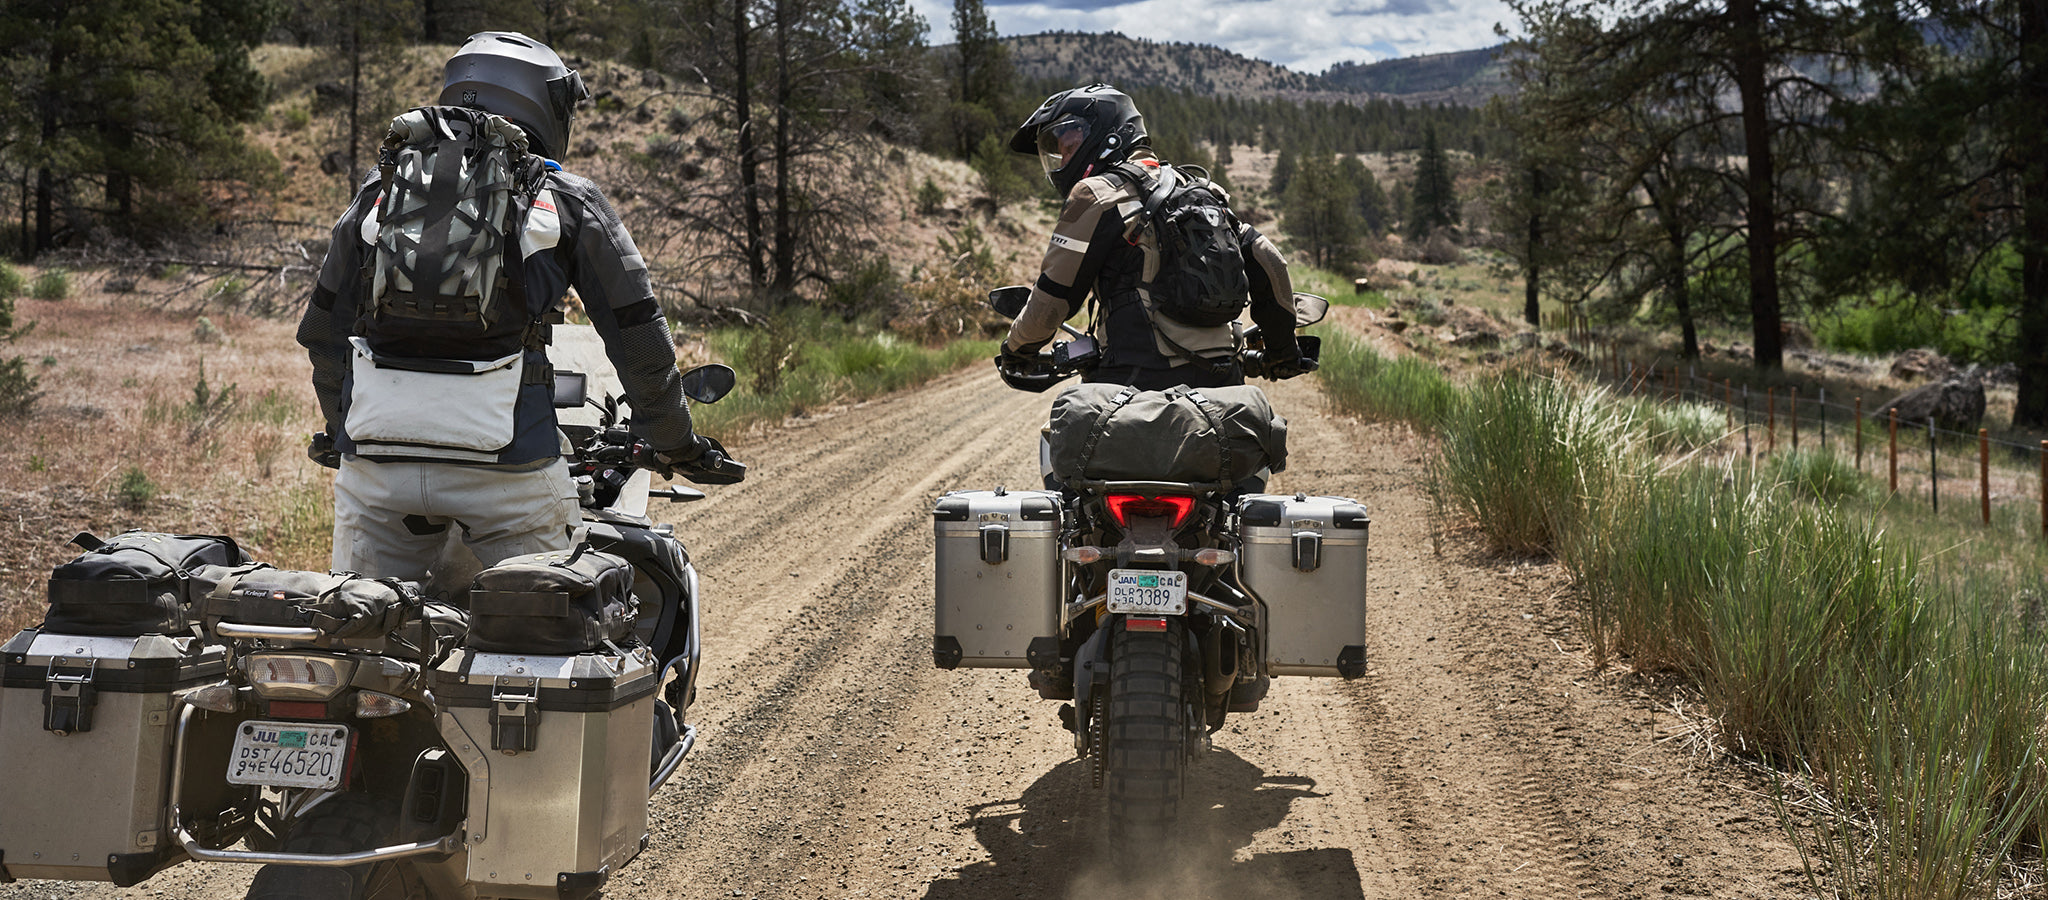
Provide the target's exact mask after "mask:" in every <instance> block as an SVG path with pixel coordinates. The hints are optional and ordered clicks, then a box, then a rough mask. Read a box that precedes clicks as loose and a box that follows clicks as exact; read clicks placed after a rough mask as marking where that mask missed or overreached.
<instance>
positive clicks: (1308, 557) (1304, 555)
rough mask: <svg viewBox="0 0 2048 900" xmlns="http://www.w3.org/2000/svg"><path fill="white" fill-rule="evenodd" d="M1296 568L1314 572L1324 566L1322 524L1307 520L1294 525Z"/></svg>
mask: <svg viewBox="0 0 2048 900" xmlns="http://www.w3.org/2000/svg"><path fill="white" fill-rule="evenodd" d="M1293 536H1294V568H1295V569H1296V570H1297V571H1301V572H1313V571H1315V570H1316V569H1318V568H1321V567H1322V565H1323V531H1322V523H1319V522H1316V521H1314V520H1306V521H1300V522H1296V523H1294V535H1293Z"/></svg>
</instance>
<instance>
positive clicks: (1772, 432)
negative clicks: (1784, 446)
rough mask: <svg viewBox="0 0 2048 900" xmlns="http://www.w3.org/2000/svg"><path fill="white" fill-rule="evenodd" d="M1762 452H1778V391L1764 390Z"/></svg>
mask: <svg viewBox="0 0 2048 900" xmlns="http://www.w3.org/2000/svg"><path fill="white" fill-rule="evenodd" d="M1764 452H1765V453H1776V452H1778V389H1777V388H1765V389H1764Z"/></svg>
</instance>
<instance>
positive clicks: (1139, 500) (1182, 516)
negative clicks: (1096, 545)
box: [1103, 494, 1195, 528]
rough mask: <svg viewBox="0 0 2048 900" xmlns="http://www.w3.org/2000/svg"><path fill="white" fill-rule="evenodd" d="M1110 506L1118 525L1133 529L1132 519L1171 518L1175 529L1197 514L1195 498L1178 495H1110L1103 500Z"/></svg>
mask: <svg viewBox="0 0 2048 900" xmlns="http://www.w3.org/2000/svg"><path fill="white" fill-rule="evenodd" d="M1103 502H1104V503H1105V504H1106V505H1108V506H1109V514H1110V516H1111V517H1112V518H1114V519H1116V524H1117V525H1119V526H1122V527H1124V528H1129V527H1131V521H1130V520H1131V518H1132V517H1134V516H1135V517H1139V518H1146V519H1163V518H1168V517H1171V518H1172V519H1173V527H1175V528H1179V527H1180V526H1181V525H1182V524H1185V523H1186V522H1187V520H1188V517H1189V516H1192V515H1194V512H1195V498H1193V497H1188V496H1184V495H1178V494H1163V495H1161V496H1157V497H1147V496H1145V495H1143V494H1110V495H1108V496H1106V497H1104V498H1103Z"/></svg>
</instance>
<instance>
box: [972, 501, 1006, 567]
mask: <svg viewBox="0 0 2048 900" xmlns="http://www.w3.org/2000/svg"><path fill="white" fill-rule="evenodd" d="M979 532H980V534H981V561H982V562H985V563H988V564H989V565H991V566H993V565H999V564H1001V563H1002V562H1004V561H1006V560H1008V559H1009V558H1010V517H1009V516H1007V515H1004V514H1002V513H989V514H987V515H984V516H982V517H981V528H980V529H979Z"/></svg>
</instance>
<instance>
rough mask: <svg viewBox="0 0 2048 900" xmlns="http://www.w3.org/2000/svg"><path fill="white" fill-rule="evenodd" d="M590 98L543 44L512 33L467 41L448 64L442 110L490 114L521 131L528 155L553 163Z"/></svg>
mask: <svg viewBox="0 0 2048 900" xmlns="http://www.w3.org/2000/svg"><path fill="white" fill-rule="evenodd" d="M589 97H590V89H589V88H586V87H584V86H583V76H582V75H581V74H579V73H577V71H576V70H575V69H571V68H569V67H568V65H567V64H565V63H563V62H562V58H561V57H560V56H557V55H555V51H553V50H551V49H548V46H547V45H546V44H543V43H541V42H539V41H536V40H534V39H533V38H530V37H527V36H526V35H523V34H519V33H517V32H512V31H485V32H481V33H478V34H473V35H470V36H469V40H467V41H465V42H463V44H462V49H460V50H457V51H455V55H454V56H451V57H449V58H448V67H447V70H446V72H445V74H444V75H443V77H442V87H441V97H440V99H439V100H438V101H436V102H438V103H440V104H441V105H442V106H466V107H470V108H472V109H481V110H483V111H485V112H489V113H495V114H497V115H500V116H504V117H505V118H507V119H510V120H512V123H513V124H515V125H518V126H519V127H520V128H523V129H525V130H526V135H527V139H528V140H529V141H530V142H531V145H532V148H533V150H534V152H536V153H539V154H540V155H542V156H546V157H550V158H558V157H559V156H560V155H561V154H563V153H565V152H567V151H568V149H569V123H570V122H571V121H573V120H574V119H575V117H576V104H577V103H579V102H582V101H583V100H586V99H588V98H589Z"/></svg>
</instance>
